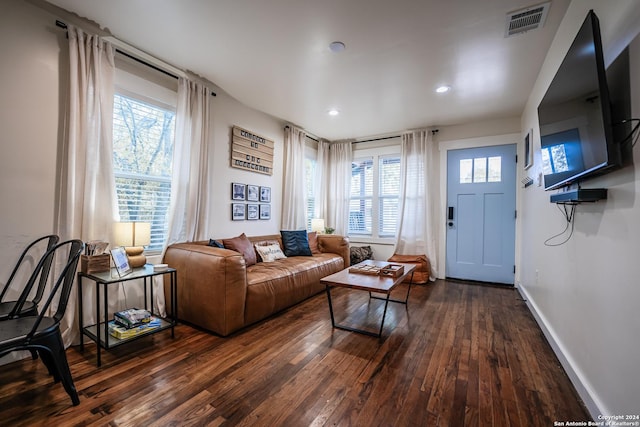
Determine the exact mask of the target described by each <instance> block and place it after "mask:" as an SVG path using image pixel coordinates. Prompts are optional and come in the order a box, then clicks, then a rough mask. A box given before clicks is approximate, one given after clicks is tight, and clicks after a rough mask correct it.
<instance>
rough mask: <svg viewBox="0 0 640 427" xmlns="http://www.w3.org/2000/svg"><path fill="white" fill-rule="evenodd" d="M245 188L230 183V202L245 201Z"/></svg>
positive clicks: (236, 183)
mask: <svg viewBox="0 0 640 427" xmlns="http://www.w3.org/2000/svg"><path fill="white" fill-rule="evenodd" d="M246 198H247V186H246V185H244V184H240V183H238V182H232V183H231V200H246Z"/></svg>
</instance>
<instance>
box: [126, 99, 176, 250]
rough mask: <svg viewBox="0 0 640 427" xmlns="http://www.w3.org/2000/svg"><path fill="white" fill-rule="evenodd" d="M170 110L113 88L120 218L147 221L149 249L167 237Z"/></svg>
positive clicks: (157, 247) (172, 116)
mask: <svg viewBox="0 0 640 427" xmlns="http://www.w3.org/2000/svg"><path fill="white" fill-rule="evenodd" d="M174 127H175V111H173V110H172V109H169V108H167V107H166V106H161V105H156V104H154V103H152V102H147V101H146V100H144V101H143V100H142V99H136V98H135V97H132V96H128V95H124V94H121V93H119V94H116V95H115V96H114V106H113V168H114V176H115V184H116V193H117V198H118V211H119V213H120V220H121V221H144V222H150V223H151V244H150V245H149V246H148V249H149V250H150V251H160V250H162V246H163V244H164V242H165V240H166V236H167V229H168V209H169V198H170V194H171V166H172V160H173V140H174Z"/></svg>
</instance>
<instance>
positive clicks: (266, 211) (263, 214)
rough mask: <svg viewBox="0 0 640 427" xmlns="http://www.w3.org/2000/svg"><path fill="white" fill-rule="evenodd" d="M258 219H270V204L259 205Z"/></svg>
mask: <svg viewBox="0 0 640 427" xmlns="http://www.w3.org/2000/svg"><path fill="white" fill-rule="evenodd" d="M260 219H271V205H260Z"/></svg>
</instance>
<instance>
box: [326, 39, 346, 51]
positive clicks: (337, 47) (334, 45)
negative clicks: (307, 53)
mask: <svg viewBox="0 0 640 427" xmlns="http://www.w3.org/2000/svg"><path fill="white" fill-rule="evenodd" d="M346 48H347V47H346V46H345V45H344V43H342V42H340V41H335V42H331V44H330V45H329V50H330V51H331V52H333V53H340V52H342V51H343V50H345V49H346Z"/></svg>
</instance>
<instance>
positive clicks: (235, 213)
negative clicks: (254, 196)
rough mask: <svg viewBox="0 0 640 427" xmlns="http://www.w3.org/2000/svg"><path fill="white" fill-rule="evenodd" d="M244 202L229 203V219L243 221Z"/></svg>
mask: <svg viewBox="0 0 640 427" xmlns="http://www.w3.org/2000/svg"><path fill="white" fill-rule="evenodd" d="M244 206H245V205H244V203H231V219H232V220H233V221H243V220H244V219H245V208H244Z"/></svg>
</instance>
